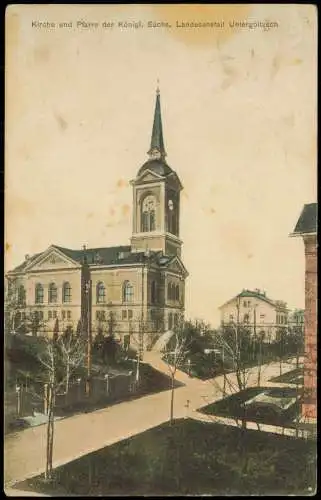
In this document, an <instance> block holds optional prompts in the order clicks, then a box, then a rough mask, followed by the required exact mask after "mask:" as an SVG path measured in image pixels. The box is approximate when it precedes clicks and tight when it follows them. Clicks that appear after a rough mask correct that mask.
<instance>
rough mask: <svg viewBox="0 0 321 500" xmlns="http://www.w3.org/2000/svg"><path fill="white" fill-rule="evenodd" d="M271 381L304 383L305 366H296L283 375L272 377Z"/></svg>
mask: <svg viewBox="0 0 321 500" xmlns="http://www.w3.org/2000/svg"><path fill="white" fill-rule="evenodd" d="M270 381H271V382H281V384H303V368H295V369H294V370H291V371H290V372H287V373H284V374H283V375H278V376H277V377H273V378H271V379H270Z"/></svg>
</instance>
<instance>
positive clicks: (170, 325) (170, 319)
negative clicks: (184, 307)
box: [168, 313, 173, 330]
mask: <svg viewBox="0 0 321 500" xmlns="http://www.w3.org/2000/svg"><path fill="white" fill-rule="evenodd" d="M172 328H173V313H169V315H168V329H169V330H171V329H172Z"/></svg>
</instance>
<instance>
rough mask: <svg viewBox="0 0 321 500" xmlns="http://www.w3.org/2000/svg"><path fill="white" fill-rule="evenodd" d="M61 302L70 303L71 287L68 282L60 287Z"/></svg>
mask: <svg viewBox="0 0 321 500" xmlns="http://www.w3.org/2000/svg"><path fill="white" fill-rule="evenodd" d="M62 301H63V302H71V286H70V283H68V282H65V283H64V284H63V286H62Z"/></svg>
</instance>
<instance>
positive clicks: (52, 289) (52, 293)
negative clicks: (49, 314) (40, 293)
mask: <svg viewBox="0 0 321 500" xmlns="http://www.w3.org/2000/svg"><path fill="white" fill-rule="evenodd" d="M57 299H58V290H57V287H56V285H55V283H50V285H49V288H48V302H49V304H51V303H54V302H57Z"/></svg>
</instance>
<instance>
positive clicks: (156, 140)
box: [148, 88, 166, 158]
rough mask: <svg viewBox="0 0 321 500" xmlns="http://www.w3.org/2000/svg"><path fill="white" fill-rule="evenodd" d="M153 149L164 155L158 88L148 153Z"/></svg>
mask: <svg viewBox="0 0 321 500" xmlns="http://www.w3.org/2000/svg"><path fill="white" fill-rule="evenodd" d="M154 150H157V151H158V152H159V153H160V155H161V158H164V157H165V156H166V151H165V147H164V137H163V126H162V114H161V107H160V93H159V89H158V88H157V90H156V104H155V112H154V122H153V130H152V137H151V141H150V149H149V151H148V154H150V153H151V152H152V151H154Z"/></svg>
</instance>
